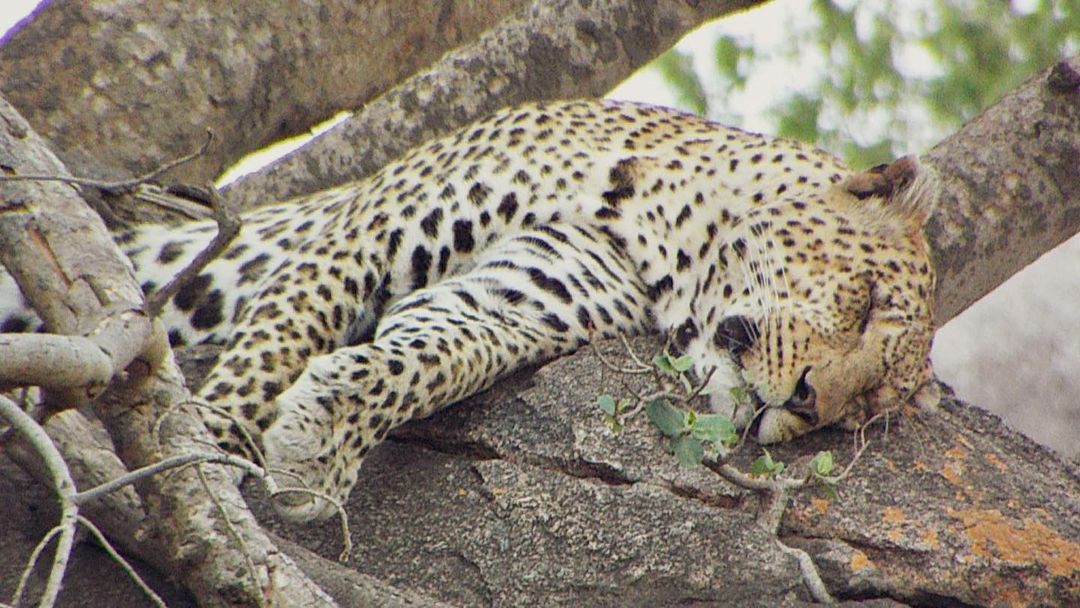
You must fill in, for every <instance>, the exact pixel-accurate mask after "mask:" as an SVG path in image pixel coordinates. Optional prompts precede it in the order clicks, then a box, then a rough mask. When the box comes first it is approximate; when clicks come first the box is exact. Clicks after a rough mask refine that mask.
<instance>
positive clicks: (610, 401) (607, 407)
mask: <svg viewBox="0 0 1080 608" xmlns="http://www.w3.org/2000/svg"><path fill="white" fill-rule="evenodd" d="M596 406H597V407H599V408H600V409H602V410H604V413H605V414H607V415H609V416H614V415H615V399H614V398H613V397H612V396H611V395H600V398H599V399H597V400H596Z"/></svg>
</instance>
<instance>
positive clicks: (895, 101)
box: [652, 0, 1080, 167]
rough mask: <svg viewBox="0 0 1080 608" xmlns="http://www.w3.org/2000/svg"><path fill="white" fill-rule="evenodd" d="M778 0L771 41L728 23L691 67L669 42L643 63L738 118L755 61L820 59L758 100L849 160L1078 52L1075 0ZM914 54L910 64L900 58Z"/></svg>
mask: <svg viewBox="0 0 1080 608" xmlns="http://www.w3.org/2000/svg"><path fill="white" fill-rule="evenodd" d="M775 1H776V2H780V3H790V4H791V5H792V6H791V8H792V11H791V13H792V14H789V17H788V22H787V23H777V24H776V27H778V28H783V31H784V32H785V34H786V33H788V32H790V36H788V37H787V38H786V39H785V42H784V43H783V44H781V45H779V48H771V49H763V48H757V47H755V46H754V45H753V44H752V43H751V42H750V40H749V38H748V37H746V36H742V35H740V33H739V32H726V33H721V35H720V36H719V38H718V39H717V40H716V42H715V44H714V46H713V52H712V55H713V57H712V58H711V61H710V62H707V63H708V64H709V65H711V68H710V69H709V70H702V69H701V62H700V61H699V62H697V64H698V68H697V69H695V62H694V61H693V60H692V57H691V56H690V55H689V54H688V53H687V52H686V51H682V50H679V49H678V48H677V49H674V50H672V51H669V52H668V53H665V54H664V55H662V56H661V57H660V58H658V59H657V60H656V61H655V62H654V63H653V64H652V68H653V69H657V70H659V72H660V74H661V75H662V76H663V78H664V79H665V80H666V81H667V82H668V83H669V84H670V85H671V86H672V87H673V89H674V90H675V92H676V97H677V100H678V103H679V104H680V105H681V106H682V107H684V108H685V109H687V110H690V111H693V112H696V113H699V114H704V115H709V116H712V117H714V118H718V119H720V120H723V121H724V122H728V123H735V124H738V123H739V122H740V118H741V115H740V112H739V109H738V108H737V107H734V105H733V104H732V103H731V97H732V95H734V94H735V93H737V92H739V91H741V90H743V89H744V88H745V87H746V85H747V80H748V77H749V75H751V74H753V73H754V71H755V70H756V69H760V68H761V66H762V65H763V64H764V62H767V61H775V60H777V59H780V60H786V61H788V62H790V64H791V65H792V69H800V67H799V66H802V65H807V64H816V65H822V64H823V65H824V69H823V70H821V73H820V74H819V78H818V81H817V82H816V83H815V86H812V87H810V89H809V90H810V91H812V92H803V91H797V90H796V91H792V92H790V93H789V94H787V95H786V96H785V97H784V98H782V99H777V100H771V101H769V100H762V101H763V103H764V104H765V105H766V107H765V108H764V112H765V114H766V116H767V117H768V118H769V120H770V121H772V123H773V124H772V127H773V128H772V129H771V131H772V132H773V133H776V134H779V135H783V136H787V137H793V138H797V139H801V140H804V141H812V142H817V143H818V144H819V145H821V146H823V147H825V148H828V149H830V150H833V151H834V152H837V153H840V154H843V155H844V156H845V157H847V159H848V161H849V162H850V163H851V164H852V165H853V166H855V167H863V166H868V165H873V164H877V163H880V162H885V161H887V160H889V159H891V158H893V157H895V156H896V155H899V154H903V153H906V152H909V151H911V146H912V142H911V141H909V140H910V139H911V137H910V133H911V132H912V131H913V130H916V129H917V130H921V131H922V132H924V133H930V134H932V135H933V137H934V139H933V140H931V141H935V140H937V139H940V138H941V137H943V136H944V135H946V134H948V133H950V132H952V131H955V130H956V129H957V128H958V127H959V126H960V125H961V124H963V123H964V122H965V121H966V120H968V119H970V118H972V117H973V116H975V115H976V114H977V113H978V112H979V111H980V110H982V109H983V108H985V107H987V106H988V105H990V104H992V103H993V102H994V101H995V100H997V99H998V98H1000V97H1001V96H1002V95H1003V94H1004V93H1006V92H1007V91H1009V90H1010V89H1012V88H1014V87H1016V86H1018V85H1019V84H1020V83H1022V82H1023V81H1024V80H1025V79H1027V78H1029V77H1031V76H1032V75H1034V74H1035V73H1037V72H1038V71H1039V70H1041V69H1043V68H1045V67H1047V66H1048V65H1050V64H1051V63H1053V62H1054V61H1055V60H1057V59H1059V58H1061V57H1063V56H1066V55H1069V54H1074V53H1077V52H1080V0H1028V1H1023V2H1019V1H1014V2H1008V1H1007V0H914V1H913V0H904V1H903V2H900V1H897V2H892V1H886V2H869V1H865V2H856V1H853V0H847V1H841V0H804V1H802V2H799V1H798V0H775ZM912 56H914V57H916V58H917V59H916V61H917V63H918V64H919V65H918V66H916V67H917V69H914V70H912V69H911V63H912V62H911V60H910V59H908V60H907V61H906V62H905V61H904V59H905V57H907V58H910V57H912ZM706 71H707V72H708V73H705V72H706ZM758 110H759V109H758V108H755V111H758ZM915 123H918V124H915ZM927 143H929V142H927Z"/></svg>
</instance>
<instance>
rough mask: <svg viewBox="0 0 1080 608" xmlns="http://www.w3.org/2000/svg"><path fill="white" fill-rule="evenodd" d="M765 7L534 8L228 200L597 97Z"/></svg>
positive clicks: (362, 171) (335, 178)
mask: <svg viewBox="0 0 1080 608" xmlns="http://www.w3.org/2000/svg"><path fill="white" fill-rule="evenodd" d="M761 2H762V0H706V1H701V2H684V1H682V0H663V1H660V2H657V1H655V0H630V1H623V2H581V1H580V0H540V1H538V2H534V3H532V5H531V6H530V7H529V8H528V10H527V11H525V12H524V13H523V14H521V15H520V16H512V17H510V18H508V19H505V20H503V21H502V22H500V23H499V24H498V25H497V26H496V27H494V28H492V29H491V30H489V31H487V32H485V33H484V34H483V35H482V36H480V37H479V38H478V39H477V40H476V41H474V42H472V43H470V44H467V45H464V46H462V47H461V48H459V49H455V50H454V51H452V52H450V53H447V54H446V55H445V56H443V57H442V58H441V59H439V61H438V62H436V63H435V64H433V65H431V66H430V67H429V68H427V69H426V70H424V71H422V72H420V73H418V74H416V75H414V76H412V77H411V78H409V79H408V80H405V81H404V82H402V83H401V84H400V85H398V86H396V87H394V88H393V89H391V90H390V91H388V92H387V93H386V94H385V95H383V96H381V97H379V98H378V99H375V100H372V101H371V102H370V103H368V104H366V105H365V106H364V107H363V108H362V109H359V110H358V111H357V112H356V115H355V116H353V117H352V118H350V119H349V120H347V121H345V122H344V123H342V124H340V125H338V126H337V127H335V128H334V129H332V130H330V131H329V132H327V133H326V134H324V135H323V136H322V137H319V138H318V139H316V140H315V141H313V142H311V143H310V144H308V145H307V146H305V147H304V148H302V149H300V150H298V151H297V152H294V153H293V154H291V155H289V156H287V157H286V158H284V159H282V160H280V161H278V162H276V163H274V164H273V165H270V166H269V167H267V168H265V169H263V170H261V171H259V172H257V173H254V174H252V175H249V176H246V177H245V178H243V179H241V180H239V181H237V182H236V183H235V184H233V185H231V186H230V187H228V188H227V189H226V190H225V196H226V197H228V198H229V199H230V200H232V201H234V202H235V203H236V204H238V205H239V206H241V207H245V206H251V205H254V204H259V203H260V202H261V203H265V202H267V201H274V200H283V199H285V198H288V197H290V196H297V195H301V194H306V193H310V192H315V191H317V190H322V189H324V188H329V187H331V186H336V185H338V184H341V183H343V182H346V181H349V180H354V179H358V178H360V177H363V176H365V175H367V174H369V173H372V172H374V171H375V170H377V169H378V168H379V167H382V166H383V165H385V164H386V163H387V162H389V161H391V160H393V159H394V158H396V157H397V156H399V155H400V154H401V153H402V152H404V151H406V150H408V149H409V148H411V147H413V146H415V145H417V144H418V143H420V142H423V141H427V140H429V139H432V138H434V137H437V136H439V135H442V134H445V133H448V132H450V131H452V130H454V129H455V128H457V127H460V126H461V125H464V124H467V123H469V122H472V121H473V120H476V119H478V118H481V117H483V116H485V115H487V114H490V113H491V112H494V111H495V110H497V109H499V108H502V107H504V106H507V105H511V104H514V103H521V102H522V101H526V100H529V101H538V100H544V99H564V98H576V97H599V96H602V95H604V94H605V93H607V91H609V90H611V89H612V88H613V87H614V86H615V85H617V84H618V83H619V82H621V81H622V80H624V79H625V78H626V77H627V76H629V75H630V74H631V73H633V72H634V70H636V69H637V68H639V67H641V66H642V65H644V64H645V63H646V62H648V61H649V60H651V59H653V58H654V57H656V56H657V55H659V54H660V53H661V52H663V51H665V50H667V49H668V48H670V47H671V46H673V45H674V44H675V43H676V42H677V41H678V40H679V38H680V37H681V36H682V35H683V34H685V33H686V32H688V31H690V30H691V29H693V28H695V27H697V26H699V25H701V24H702V23H704V22H705V21H706V20H709V19H715V18H716V17H719V16H721V15H725V14H728V13H731V12H735V11H738V10H742V9H745V8H747V7H749V6H753V5H755V4H760V3H761Z"/></svg>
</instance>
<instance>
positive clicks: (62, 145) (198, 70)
mask: <svg viewBox="0 0 1080 608" xmlns="http://www.w3.org/2000/svg"><path fill="white" fill-rule="evenodd" d="M526 3H527V2H526V1H525V0H488V1H485V2H453V1H452V0H439V1H437V2H427V1H420V0H374V1H370V2H363V3H360V4H357V3H356V2H351V1H346V0H327V1H322V2H319V3H317V4H312V3H304V2H286V3H282V2H276V1H271V0H255V1H251V2H244V3H239V4H238V3H222V2H215V1H212V0H196V1H192V2H183V3H177V2H170V1H167V0H149V1H146V2H133V3H115V2H100V1H94V2H49V3H46V4H44V5H43V6H42V7H41V8H39V9H38V10H37V11H36V14H35V17H34V19H33V20H32V21H30V22H29V23H28V24H26V25H24V26H23V27H22V28H21V29H20V30H18V31H16V32H15V33H13V34H12V35H10V36H8V37H7V38H5V39H4V40H0V90H2V91H3V92H4V94H5V95H6V96H7V97H8V99H9V100H10V101H11V103H12V104H13V105H15V106H16V107H18V108H19V109H20V110H21V111H22V112H23V114H24V115H25V116H26V117H27V119H28V120H29V121H30V123H31V124H33V125H34V127H35V128H36V129H37V130H38V131H39V132H40V133H41V134H42V135H44V136H45V137H46V138H48V139H49V141H51V142H52V143H53V145H54V146H55V149H57V150H60V151H61V152H60V156H61V158H62V159H63V160H64V162H65V164H67V166H68V167H70V168H71V170H72V171H73V172H74V173H76V174H78V175H93V176H101V177H104V178H110V179H111V178H126V177H129V176H131V175H139V174H142V173H144V172H146V171H147V170H148V169H150V168H152V167H155V166H157V165H158V164H159V163H160V162H161V161H162V159H166V158H175V157H177V156H179V155H180V154H184V153H186V152H188V151H189V150H192V149H194V148H196V147H197V146H198V144H199V143H200V142H201V140H202V137H203V133H205V130H206V129H207V128H209V129H212V130H213V131H214V132H215V133H217V134H218V135H219V136H220V141H221V145H219V146H217V147H216V149H215V150H212V151H210V153H209V154H208V155H206V156H203V157H201V158H199V159H198V160H197V161H196V162H194V163H192V164H191V165H188V166H185V167H183V168H180V169H178V170H177V171H176V172H175V173H174V175H175V176H176V177H178V178H179V179H181V180H182V181H186V182H191V183H199V184H201V183H206V182H208V181H211V180H212V179H214V178H215V177H216V176H217V175H218V174H219V173H220V172H221V171H222V170H223V169H224V168H225V167H227V166H229V165H230V164H232V163H233V162H235V161H236V160H237V159H238V158H239V157H240V156H242V155H243V154H245V153H247V152H250V151H252V150H257V149H259V148H261V147H263V146H265V145H267V144H269V143H272V142H274V141H276V140H278V139H281V138H283V137H287V136H290V135H295V134H298V133H302V132H305V131H306V130H307V129H309V128H310V127H311V126H312V125H313V124H316V123H317V122H319V121H322V120H325V119H327V118H330V117H331V116H333V115H334V113H336V112H338V111H339V110H341V109H343V108H355V107H358V106H360V105H362V104H363V103H364V102H365V101H367V100H368V99H371V98H373V97H375V96H377V95H378V94H380V93H382V92H383V91H385V90H386V89H387V88H389V87H390V86H392V85H393V84H394V83H396V82H398V81H399V80H401V79H402V78H404V77H405V76H407V75H408V74H411V73H413V72H415V71H416V70H418V69H420V68H421V67H423V66H425V65H427V64H428V63H429V62H431V61H432V60H434V59H435V58H437V57H438V56H439V55H441V54H442V53H443V52H445V51H446V50H447V49H450V48H453V47H455V46H457V45H459V44H462V43H463V42H465V41H468V40H470V39H472V38H473V37H475V36H476V35H477V34H479V33H480V32H482V31H483V30H484V29H486V28H487V27H490V26H491V25H492V24H493V23H495V22H496V21H498V20H499V18H501V17H502V16H504V15H506V14H509V13H511V12H513V11H516V10H520V9H521V8H522V7H523V6H525V5H526ZM328 75H332V77H331V76H328Z"/></svg>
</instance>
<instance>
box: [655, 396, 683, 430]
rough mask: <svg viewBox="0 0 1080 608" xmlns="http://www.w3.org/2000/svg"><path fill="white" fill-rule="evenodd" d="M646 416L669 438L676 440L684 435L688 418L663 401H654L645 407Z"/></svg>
mask: <svg viewBox="0 0 1080 608" xmlns="http://www.w3.org/2000/svg"><path fill="white" fill-rule="evenodd" d="M645 414H646V415H647V416H648V417H649V420H650V421H652V423H653V424H654V425H656V428H658V429H660V432H661V433H663V434H665V435H667V436H668V437H671V438H675V437H678V436H679V435H681V434H682V432H683V430H684V428H685V424H684V422H685V420H686V417H685V416H684V415H683V413H682V412H680V411H679V410H677V409H676V408H674V407H672V406H671V404H670V403H668V402H667V401H665V400H663V399H653V400H652V401H650V402H649V404H648V405H646V406H645Z"/></svg>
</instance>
